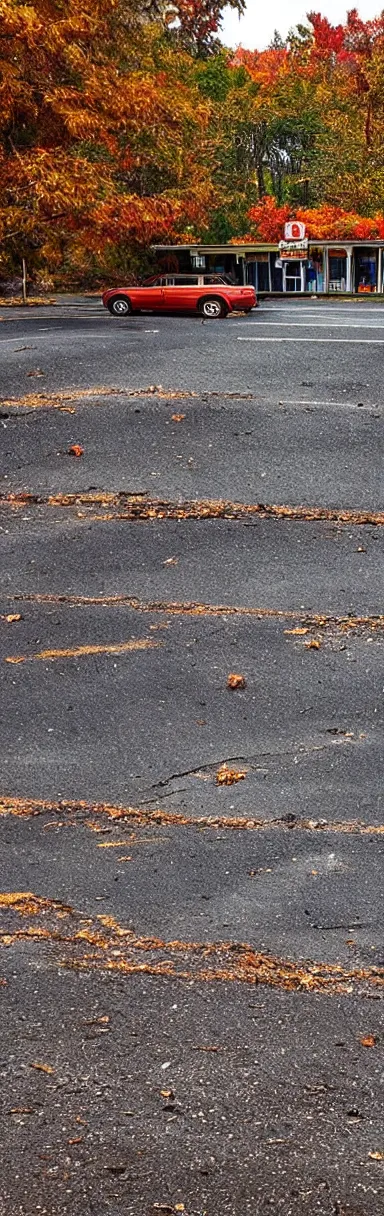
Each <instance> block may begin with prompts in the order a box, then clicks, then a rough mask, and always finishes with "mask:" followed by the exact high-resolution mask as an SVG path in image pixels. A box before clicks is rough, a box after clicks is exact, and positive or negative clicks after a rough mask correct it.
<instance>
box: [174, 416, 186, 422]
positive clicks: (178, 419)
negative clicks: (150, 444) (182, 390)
mask: <svg viewBox="0 0 384 1216" xmlns="http://www.w3.org/2000/svg"><path fill="white" fill-rule="evenodd" d="M171 417H172V422H184V418H185V414H172V415H171Z"/></svg>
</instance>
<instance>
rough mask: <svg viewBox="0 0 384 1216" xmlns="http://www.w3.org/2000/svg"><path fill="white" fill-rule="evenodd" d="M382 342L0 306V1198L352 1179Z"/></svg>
mask: <svg viewBox="0 0 384 1216" xmlns="http://www.w3.org/2000/svg"><path fill="white" fill-rule="evenodd" d="M383 350H384V306H383V305H380V304H379V303H378V304H375V303H374V302H373V301H368V300H364V301H344V302H342V301H330V302H325V301H320V300H316V299H308V300H305V301H293V300H290V301H282V300H274V301H273V300H271V301H269V302H265V303H263V304H262V305H261V306H260V308H259V309H258V310H257V311H255V312H253V313H252V314H251V315H250V316H249V317H245V316H238V317H235V316H233V317H229V318H227V319H226V320H225V321H217V322H202V321H201V319H200V318H184V317H170V316H150V315H149V314H148V315H142V316H141V317H137V318H132V317H131V318H129V319H127V320H121V321H120V320H115V319H114V318H112V317H110V316H109V314H108V313H105V312H104V311H103V310H102V308H101V306H100V303H99V301H97V300H95V299H86V298H84V299H80V298H79V299H75V298H68V299H65V300H63V299H61V300H58V303H57V304H56V306H50V307H48V306H46V307H44V308H41V309H38V310H37V309H21V308H20V309H12V310H8V309H3V310H0V361H1V362H0V437H1V480H0V526H1V531H0V539H1V550H2V562H1V603H0V613H1V618H0V644H1V657H0V669H1V677H2V692H1V740H2V748H1V755H2V780H1V789H0V811H1V815H0V838H1V846H2V859H3V866H2V882H1V891H2V893H3V894H2V895H1V896H0V899H1V903H2V909H1V911H2V917H1V919H2V931H1V937H0V945H1V947H2V949H1V951H0V997H1V1001H2V1005H3V1009H4V1014H3V1019H2V1026H3V1034H2V1037H3V1045H2V1052H1V1076H2V1091H3V1113H2V1115H1V1116H0V1120H1V1123H0V1126H1V1146H2V1147H1V1151H0V1158H2V1160H1V1171H0V1175H1V1180H0V1216H16V1214H17V1216H20V1214H21V1216H37V1214H38V1213H43V1214H44V1213H47V1216H63V1214H65V1216H96V1214H97V1216H107V1214H111V1216H126V1214H127V1213H128V1214H129V1216H131V1214H132V1216H150V1214H151V1213H153V1214H154V1213H155V1212H160V1213H161V1212H163V1213H164V1214H165V1216H167V1214H168V1216H172V1213H176V1212H184V1216H245V1214H246V1213H249V1216H259V1214H260V1216H266V1214H267V1213H268V1214H269V1213H273V1214H274V1216H277V1213H278V1214H279V1216H314V1214H315V1213H316V1216H378V1213H379V1212H380V1211H381V1210H382V1207H383V1202H384V1186H383V1171H384V1142H383V1108H382V1072H383V1065H382V1058H383V1057H382V1043H383V1020H382V1000H381V998H382V994H383V979H384V970H383V882H382V874H383V865H382V862H383V845H382V842H383V834H384V824H383V807H382V757H383V738H382V723H383V713H382V709H383V685H384V679H383V677H384V663H383V656H384V650H383V639H384V616H383V607H382V603H383V596H382V592H383V537H384V477H383V438H382V434H383V431H382V425H383V405H382V367H383ZM71 449H74V451H73V450H72V452H71ZM76 452H77V454H76ZM234 676H235V677H237V679H233V678H232V679H229V677H234ZM231 685H233V686H231Z"/></svg>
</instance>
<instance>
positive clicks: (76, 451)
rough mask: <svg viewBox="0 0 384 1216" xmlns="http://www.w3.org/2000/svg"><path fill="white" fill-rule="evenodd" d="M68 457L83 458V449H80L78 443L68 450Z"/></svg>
mask: <svg viewBox="0 0 384 1216" xmlns="http://www.w3.org/2000/svg"><path fill="white" fill-rule="evenodd" d="M68 455H69V456H84V448H82V447H81V444H80V443H72V444H71V447H70V448H68Z"/></svg>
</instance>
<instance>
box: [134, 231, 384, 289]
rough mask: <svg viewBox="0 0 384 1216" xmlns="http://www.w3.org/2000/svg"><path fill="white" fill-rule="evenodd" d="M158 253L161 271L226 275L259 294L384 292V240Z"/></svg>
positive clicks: (161, 249)
mask: <svg viewBox="0 0 384 1216" xmlns="http://www.w3.org/2000/svg"><path fill="white" fill-rule="evenodd" d="M300 244H301V245H302V248H299V247H298V246H300ZM153 252H154V253H155V254H156V260H157V263H158V266H159V269H161V270H164V271H168V272H170V271H172V270H174V271H175V272H178V273H181V274H193V273H194V272H195V271H196V270H205V271H207V273H216V274H226V275H229V276H230V278H231V279H232V281H233V282H234V283H238V284H239V285H241V284H243V283H252V285H253V286H254V287H255V289H256V292H257V293H258V294H259V295H269V294H271V293H280V292H282V293H284V294H285V293H287V294H296V295H298V294H300V295H305V294H309V295H317V294H319V295H321V294H324V293H325V294H330V295H334V294H338V293H339V294H347V295H350V294H355V293H356V294H365V293H367V294H368V293H369V294H372V293H375V292H376V293H380V294H381V293H383V290H384V285H383V270H384V258H383V252H384V241H383V242H380V241H371V242H369V243H368V244H367V243H364V242H363V241H357V242H354V243H352V242H340V244H337V242H335V241H325V240H323V241H314V240H307V239H304V240H303V241H302V242H296V243H295V242H294V241H292V242H291V243H290V242H285V241H284V242H283V241H280V243H279V244H277V243H276V244H272V243H271V244H266V243H264V244H263V243H261V242H260V243H256V242H255V244H254V245H250V244H247V245H241V243H240V242H239V244H238V245H155V246H153Z"/></svg>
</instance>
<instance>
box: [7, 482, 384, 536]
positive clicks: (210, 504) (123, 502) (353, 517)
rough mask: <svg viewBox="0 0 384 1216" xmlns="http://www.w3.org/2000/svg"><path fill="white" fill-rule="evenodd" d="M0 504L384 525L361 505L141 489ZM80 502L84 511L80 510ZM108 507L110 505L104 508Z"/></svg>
mask: <svg viewBox="0 0 384 1216" xmlns="http://www.w3.org/2000/svg"><path fill="white" fill-rule="evenodd" d="M0 504H2V505H3V506H5V507H12V508H13V509H17V508H18V507H26V506H30V507H32V506H40V507H54V508H63V509H75V510H76V511H77V517H78V518H84V519H87V520H91V521H92V522H96V521H98V522H101V523H105V522H110V521H112V520H113V519H120V520H121V519H125V520H127V521H130V522H134V521H140V520H141V521H149V520H169V519H177V520H188V521H189V520H196V521H200V522H202V521H204V520H211V519H224V520H233V521H240V522H241V521H244V520H247V519H249V518H251V517H252V516H258V517H259V518H261V519H280V520H286V521H291V522H303V523H321V522H328V523H329V522H333V523H338V524H348V525H349V526H353V525H359V526H361V525H366V524H369V525H371V526H373V527H383V525H384V511H358V510H350V509H344V508H341V507H340V508H339V507H318V506H310V505H292V506H291V505H287V504H284V503H262V502H257V503H243V502H232V501H231V500H229V499H213V498H212V499H193V500H192V499H191V500H185V501H184V502H180V501H172V500H168V499H160V498H159V499H157V498H147V497H145V496H144V495H142V494H140V495H139V494H128V493H125V492H123V491H121V492H119V493H114V492H112V491H103V490H100V491H97V492H95V493H92V492H89V491H85V492H80V491H79V492H78V493H69V494H65V493H60V494H34V493H32V492H29V491H19V492H18V491H14V492H7V493H5V492H2V493H1V494H0ZM79 508H81V511H79ZM104 508H108V510H104Z"/></svg>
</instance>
